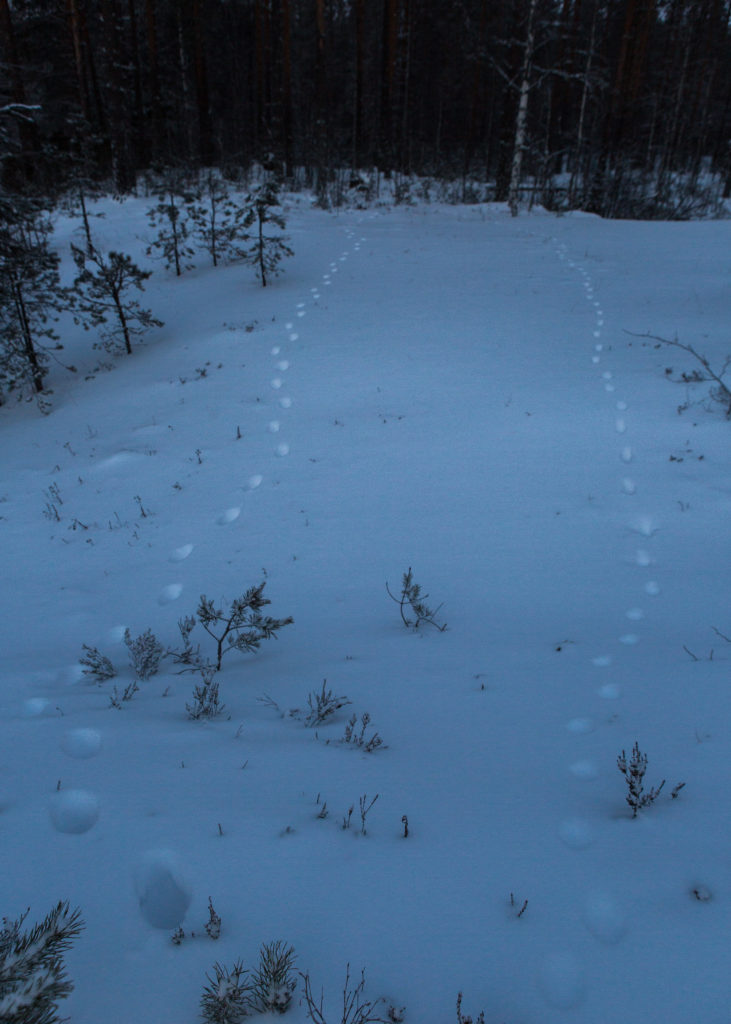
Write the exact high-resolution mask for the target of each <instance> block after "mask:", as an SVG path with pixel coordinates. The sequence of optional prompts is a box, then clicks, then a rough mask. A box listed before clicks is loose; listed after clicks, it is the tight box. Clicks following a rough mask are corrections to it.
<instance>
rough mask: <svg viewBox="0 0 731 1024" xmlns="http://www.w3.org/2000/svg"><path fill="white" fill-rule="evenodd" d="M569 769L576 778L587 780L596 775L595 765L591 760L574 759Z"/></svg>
mask: <svg viewBox="0 0 731 1024" xmlns="http://www.w3.org/2000/svg"><path fill="white" fill-rule="evenodd" d="M569 770H570V772H571V774H572V775H573V776H574V777H575V778H577V779H587V780H589V779H595V778H596V777H597V767H596V765H595V764H594V762H593V761H574V763H573V764H572V765H571V768H570V769H569Z"/></svg>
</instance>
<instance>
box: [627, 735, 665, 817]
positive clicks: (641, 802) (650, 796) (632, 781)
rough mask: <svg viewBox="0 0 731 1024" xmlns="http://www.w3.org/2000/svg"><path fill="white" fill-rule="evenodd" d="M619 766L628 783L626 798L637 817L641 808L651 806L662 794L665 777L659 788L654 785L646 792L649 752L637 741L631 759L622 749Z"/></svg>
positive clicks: (633, 815) (633, 814)
mask: <svg viewBox="0 0 731 1024" xmlns="http://www.w3.org/2000/svg"><path fill="white" fill-rule="evenodd" d="M617 767H618V768H619V770H620V771H621V773H622V775H624V778H625V782H626V783H627V789H628V793H627V796H626V797H625V799H626V801H627V803H628V804H629V806H630V807H631V808H632V817H633V818H636V817H637V815H638V813H639V812H640V811H641V810H644V808H645V807H649V806H650V804H652V803H654V802H655V800H656V799H657V798H658V797H659V796H660V791H661V790H662V788H663V786H664V785H665V779H663V780H662V782H661V783H660V785H659V786H658V787H657V789H655V788H654V787H653V788H652V789H650V790H649V792H647V793H646V792H645V787H644V778H645V772H646V771H647V754H643V753H642V751H641V750H640V747H639V744H638V743H635V745H634V747H633V748H632V754H631V756H630V758H629V760H628V759H627V754H626V753H625V751H624V750H623V751H622V753H621V754H620V755H619V757H618V758H617Z"/></svg>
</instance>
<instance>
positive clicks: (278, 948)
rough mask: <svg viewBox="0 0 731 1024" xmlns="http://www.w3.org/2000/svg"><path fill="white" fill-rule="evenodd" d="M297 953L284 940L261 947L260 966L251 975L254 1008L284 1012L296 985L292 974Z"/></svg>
mask: <svg viewBox="0 0 731 1024" xmlns="http://www.w3.org/2000/svg"><path fill="white" fill-rule="evenodd" d="M295 959H296V958H295V952H294V948H293V947H292V946H287V945H285V944H284V943H283V942H269V943H266V944H265V945H263V946H262V947H261V950H260V952H259V966H258V967H257V969H256V970H255V971H254V973H253V975H252V978H251V1008H252V1010H253V1011H254V1012H255V1013H271V1012H272V1011H274V1012H276V1013H284V1012H285V1011H286V1010H287V1009H288V1008H289V1004H290V1003H291V1002H292V995H293V993H294V990H295V988H296V987H297V979H296V978H295V977H294V976H293V971H294V963H295Z"/></svg>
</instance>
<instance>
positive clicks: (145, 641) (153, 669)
mask: <svg viewBox="0 0 731 1024" xmlns="http://www.w3.org/2000/svg"><path fill="white" fill-rule="evenodd" d="M124 642H125V644H126V645H127V650H128V651H129V660H130V664H131V666H132V668H133V669H134V672H135V676H136V677H137V678H138V679H141V680H142V681H143V682H144V681H145V680H147V679H150V678H151V677H152V676H154V675H155V674H156V673H157V672H158V670H159V668H160V659H161V658H162V656H163V654H164V653H165V651H164V650H163V646H162V644H161V643H160V642H159V640H158V639H157V637H156V636H155V634H154V633H153V632H152V630H151V629H146V630H145V632H144V633H141V634H140V635H139V636H138V637H135V639H134V640H133V639H132V634H131V633H130V631H129V629H125V631H124Z"/></svg>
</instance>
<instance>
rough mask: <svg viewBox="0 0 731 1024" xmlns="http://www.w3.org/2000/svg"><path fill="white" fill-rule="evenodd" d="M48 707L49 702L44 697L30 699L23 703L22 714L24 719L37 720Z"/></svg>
mask: <svg viewBox="0 0 731 1024" xmlns="http://www.w3.org/2000/svg"><path fill="white" fill-rule="evenodd" d="M50 706H51V702H50V700H46V698H45V697H30V698H29V699H28V700H25V701H23V714H24V716H25V717H26V718H38V716H39V715H42V714H43V713H44V711H46V710H47V709H48V708H50Z"/></svg>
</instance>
